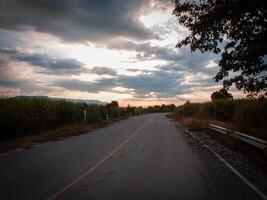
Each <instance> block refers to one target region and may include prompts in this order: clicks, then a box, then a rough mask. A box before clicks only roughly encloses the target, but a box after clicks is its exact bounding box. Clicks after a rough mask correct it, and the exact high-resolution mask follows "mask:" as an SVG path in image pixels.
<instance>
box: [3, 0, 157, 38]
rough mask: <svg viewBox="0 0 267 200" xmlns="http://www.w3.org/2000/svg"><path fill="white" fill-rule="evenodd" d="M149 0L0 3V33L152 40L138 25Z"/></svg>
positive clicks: (14, 0) (9, 0)
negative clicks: (41, 33) (21, 32)
mask: <svg viewBox="0 0 267 200" xmlns="http://www.w3.org/2000/svg"><path fill="white" fill-rule="evenodd" d="M148 2H149V0H134V1H127V0H105V1H100V0H75V1H69V0H38V1H37V0H2V1H1V2H0V29H5V30H15V31H21V30H29V29H30V30H34V31H37V32H45V33H50V34H53V35H56V36H58V37H60V38H62V39H64V40H67V41H75V42H80V41H101V40H105V39H108V38H113V37H117V36H122V37H131V38H135V39H140V40H143V39H149V38H153V37H155V35H153V33H152V32H151V31H150V30H148V29H146V28H145V27H144V26H143V24H142V23H141V22H140V21H139V19H138V17H139V14H140V13H139V12H140V9H141V8H142V7H143V6H144V5H146V4H147V3H148Z"/></svg>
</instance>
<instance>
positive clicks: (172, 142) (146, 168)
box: [0, 114, 260, 200]
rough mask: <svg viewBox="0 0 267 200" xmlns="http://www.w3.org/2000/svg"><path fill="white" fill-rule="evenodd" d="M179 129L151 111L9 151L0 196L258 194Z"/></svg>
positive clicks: (210, 196) (0, 160) (0, 176)
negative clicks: (193, 143)
mask: <svg viewBox="0 0 267 200" xmlns="http://www.w3.org/2000/svg"><path fill="white" fill-rule="evenodd" d="M184 134H185V133H184V132H183V131H182V130H180V129H179V128H178V126H177V125H176V123H175V122H173V121H172V120H171V119H169V118H167V117H166V116H165V114H149V115H143V116H137V117H131V118H129V119H127V120H124V121H120V122H117V123H114V124H112V125H110V126H108V127H105V128H101V129H98V130H95V131H93V132H90V133H88V134H85V135H80V136H75V137H71V138H67V139H64V140H61V141H55V142H48V143H46V144H40V145H38V146H37V147H35V148H32V149H26V150H22V151H19V152H18V151H16V152H11V153H10V154H8V155H4V156H1V157H0V167H1V170H0V199H3V200H4V199H16V200H18V199H25V200H26V199H27V200H29V199H75V200H76V199H90V200H94V199H144V200H145V199H153V200H155V199H164V200H166V199H168V200H169V199H198V200H199V199H212V200H213V199H235V200H236V199H243V200H244V199H260V198H259V196H258V195H257V194H256V193H255V192H254V191H253V190H251V188H249V187H248V186H247V185H246V184H245V183H244V182H243V181H242V180H240V179H239V178H238V177H237V176H236V175H235V174H234V173H233V172H232V171H231V170H229V168H227V167H226V166H225V165H224V164H223V163H222V162H221V161H220V160H219V159H218V158H216V157H215V156H214V155H212V154H211V153H210V152H208V151H207V150H206V149H205V148H196V147H194V146H193V145H192V144H190V142H188V141H187V140H186V139H185V136H184ZM192 140H193V138H192Z"/></svg>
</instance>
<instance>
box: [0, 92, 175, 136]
mask: <svg viewBox="0 0 267 200" xmlns="http://www.w3.org/2000/svg"><path fill="white" fill-rule="evenodd" d="M174 109H175V105H161V106H154V107H152V106H151V107H148V108H142V107H132V106H127V107H119V104H118V102H116V101H112V102H111V103H108V104H106V105H96V104H90V105H87V104H85V103H75V102H70V101H66V100H64V99H49V98H42V97H38V98H37V97H36V98H32V97H31V98H29V97H26V96H25V97H19V98H16V97H12V98H7V97H1V98H0V122H1V125H0V141H3V140H10V139H15V138H18V137H24V136H29V135H36V134H39V133H43V132H46V131H48V130H51V129H55V128H58V127H62V126H65V125H70V124H79V123H80V124H83V125H84V124H87V125H90V124H96V123H102V122H103V121H107V120H111V119H119V118H120V119H121V118H126V117H128V116H132V115H139V114H144V113H152V112H171V111H173V110H174ZM84 110H86V119H85V118H84Z"/></svg>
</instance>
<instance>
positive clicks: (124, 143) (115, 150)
mask: <svg viewBox="0 0 267 200" xmlns="http://www.w3.org/2000/svg"><path fill="white" fill-rule="evenodd" d="M152 118H153V116H152V117H150V118H149V119H148V120H147V121H146V122H144V123H143V124H142V125H141V126H140V127H139V128H138V129H137V130H135V132H134V133H133V134H132V135H131V136H129V137H128V138H127V139H125V140H124V141H123V142H122V143H121V144H120V145H119V146H118V147H116V148H115V149H114V150H113V151H112V152H111V153H109V154H108V155H107V156H106V157H104V158H103V159H102V160H100V161H99V162H97V163H96V164H94V165H93V166H92V167H90V168H89V169H88V170H87V171H85V172H84V173H83V174H82V175H80V176H78V177H77V178H75V179H74V180H73V181H71V182H70V183H68V184H67V185H65V186H63V187H62V188H61V189H60V190H58V191H57V192H56V193H54V194H52V195H51V196H50V197H48V198H47V200H53V199H56V198H57V197H59V196H60V195H61V194H63V193H64V192H66V191H67V190H68V189H70V188H72V187H73V186H74V185H76V184H78V183H79V182H81V181H82V180H83V179H84V178H86V177H87V176H88V175H89V174H91V173H92V172H93V171H94V170H95V169H97V168H98V167H99V166H101V165H102V164H103V163H104V162H105V161H106V160H108V159H109V158H111V157H112V156H113V155H114V154H115V153H117V152H118V151H119V150H120V149H121V148H122V147H123V146H125V145H126V144H127V143H128V142H129V141H130V140H131V139H132V138H133V137H134V136H136V135H137V134H138V133H139V132H140V131H141V130H142V129H143V128H144V127H145V125H146V124H147V123H148V122H149V121H150V120H151V119H152Z"/></svg>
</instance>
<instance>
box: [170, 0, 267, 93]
mask: <svg viewBox="0 0 267 200" xmlns="http://www.w3.org/2000/svg"><path fill="white" fill-rule="evenodd" d="M174 2H175V9H174V11H173V14H174V15H175V16H176V17H177V18H178V21H179V23H180V24H181V25H183V26H185V27H186V28H188V29H189V31H190V35H189V36H187V37H186V38H185V39H184V40H182V41H180V42H179V43H178V44H177V47H182V46H186V45H189V46H190V48H191V50H192V51H195V50H200V51H201V52H202V53H203V52H205V51H212V52H214V53H216V54H218V53H221V60H220V61H219V67H220V69H219V72H218V73H217V75H216V76H215V77H214V80H215V81H216V82H218V81H220V80H223V85H224V87H225V88H226V89H229V87H231V86H232V85H233V84H234V85H236V87H237V88H238V89H239V90H243V91H244V92H245V93H247V94H248V95H251V96H253V95H261V94H263V95H266V94H267V77H266V75H267V73H266V71H267V64H266V62H267V61H266V60H267V59H266V51H267V48H266V46H267V45H266V43H267V38H266V36H267V33H266V28H267V17H266V16H267V15H266V14H267V13H266V12H267V1H266V0H195V1H192V0H174ZM264 57H265V58H264Z"/></svg>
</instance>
